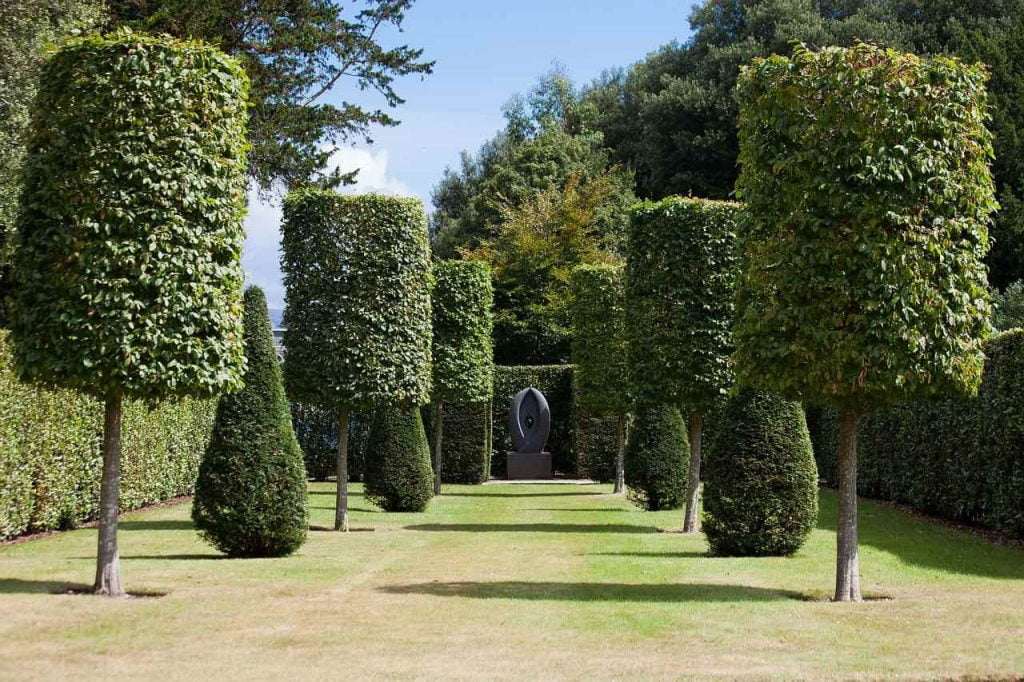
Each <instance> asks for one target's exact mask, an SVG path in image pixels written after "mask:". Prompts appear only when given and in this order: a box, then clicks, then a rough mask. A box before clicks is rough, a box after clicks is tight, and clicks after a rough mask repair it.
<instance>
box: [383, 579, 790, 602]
mask: <svg viewBox="0 0 1024 682" xmlns="http://www.w3.org/2000/svg"><path fill="white" fill-rule="evenodd" d="M378 590H379V591H381V592H386V593H388V594H429V595H433V596H436V597H463V598H467V599H519V600H527V601H607V602H663V603H664V602H770V601H786V600H800V601H804V600H806V598H807V597H806V596H805V595H803V594H801V593H799V592H792V591H789V590H772V589H766V588H763V587H748V586H745V585H715V584H710V583H679V584H665V585H656V584H628V583H626V584H624V583H554V582H525V581H503V582H480V583H477V582H450V583H439V582H435V583H418V584H413V585H387V586H384V587H380V588H378Z"/></svg>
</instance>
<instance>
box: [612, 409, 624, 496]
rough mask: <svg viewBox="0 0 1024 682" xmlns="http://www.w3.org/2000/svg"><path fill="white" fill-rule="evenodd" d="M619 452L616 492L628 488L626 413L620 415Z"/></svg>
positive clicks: (616, 457) (616, 469) (616, 455)
mask: <svg viewBox="0 0 1024 682" xmlns="http://www.w3.org/2000/svg"><path fill="white" fill-rule="evenodd" d="M617 435H618V443H617V445H618V448H619V449H618V452H616V453H615V490H614V492H615V493H616V494H619V493H622V492H624V491H625V490H626V414H625V413H622V414H620V415H619V428H618V434H617Z"/></svg>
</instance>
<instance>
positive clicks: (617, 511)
mask: <svg viewBox="0 0 1024 682" xmlns="http://www.w3.org/2000/svg"><path fill="white" fill-rule="evenodd" d="M522 511H549V512H579V513H581V514H582V513H584V512H585V513H587V514H589V513H590V512H598V513H602V512H604V513H614V514H628V513H630V512H631V511H632V510H630V509H598V508H595V509H588V508H587V507H527V508H524V509H522Z"/></svg>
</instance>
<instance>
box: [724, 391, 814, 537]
mask: <svg viewBox="0 0 1024 682" xmlns="http://www.w3.org/2000/svg"><path fill="white" fill-rule="evenodd" d="M817 519H818V471H817V468H816V467H815V464H814V456H813V453H812V450H811V438H810V435H809V434H808V432H807V422H806V419H805V417H804V411H803V408H802V407H801V406H800V404H799V403H795V402H793V401H790V400H785V399H784V398H781V397H779V396H775V395H771V394H767V393H759V392H756V391H753V390H750V389H745V390H743V391H741V392H740V393H739V395H737V396H735V397H733V398H731V399H730V400H729V402H728V403H727V404H726V407H725V410H724V412H723V414H722V422H721V427H720V428H719V430H718V434H717V436H716V438H715V439H714V441H713V442H712V444H711V448H710V451H709V452H708V457H707V466H706V467H705V471H704V532H705V534H707V537H708V543H709V544H710V545H711V551H712V553H713V554H719V555H726V556H765V555H779V556H785V555H789V554H792V553H793V552H795V551H796V550H798V549H799V548H800V546H801V545H802V544H803V543H804V540H806V539H807V535H808V534H809V533H810V532H811V529H812V528H814V525H815V523H816V522H817Z"/></svg>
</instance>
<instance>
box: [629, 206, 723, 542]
mask: <svg viewBox="0 0 1024 682" xmlns="http://www.w3.org/2000/svg"><path fill="white" fill-rule="evenodd" d="M739 211H740V206H739V204H736V203H734V202H728V201H710V200H707V199H692V198H684V197H669V198H668V199H664V200H662V201H659V202H644V203H642V204H639V205H637V206H636V207H634V209H633V215H632V220H631V221H630V227H629V232H628V237H627V241H626V312H627V324H626V329H627V333H628V334H629V335H630V336H629V345H628V348H629V352H630V361H629V369H630V372H631V375H632V377H633V382H632V383H633V387H634V390H635V391H636V397H637V402H638V403H639V404H649V405H657V404H673V405H678V406H679V407H680V408H682V409H683V410H684V412H685V413H686V415H687V420H688V429H687V432H688V438H689V443H690V462H689V476H688V478H687V491H686V515H685V517H684V521H683V532H686V533H692V532H695V531H696V530H697V524H698V519H699V515H698V507H699V491H700V463H701V450H702V448H701V442H702V440H703V433H704V417H705V415H706V414H707V412H708V410H709V409H711V408H712V407H713V406H714V404H715V403H716V402H717V401H721V400H722V399H723V398H724V397H725V395H726V393H727V392H728V390H729V386H730V385H731V384H732V381H733V377H732V370H731V369H730V366H729V356H730V354H731V353H732V329H731V327H732V321H733V294H734V288H735V283H736V252H735V235H736V224H737V220H738V217H739Z"/></svg>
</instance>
